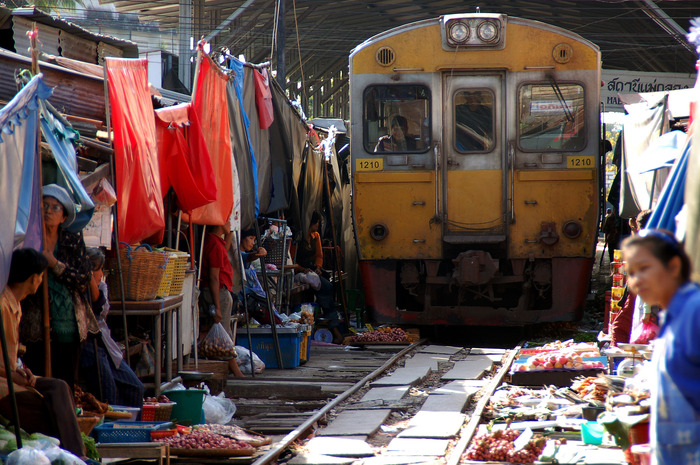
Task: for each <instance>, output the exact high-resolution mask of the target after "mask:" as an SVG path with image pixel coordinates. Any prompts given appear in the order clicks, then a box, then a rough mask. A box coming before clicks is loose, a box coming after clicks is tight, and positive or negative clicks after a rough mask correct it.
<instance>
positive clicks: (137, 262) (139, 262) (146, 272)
mask: <svg viewBox="0 0 700 465" xmlns="http://www.w3.org/2000/svg"><path fill="white" fill-rule="evenodd" d="M120 244H121V245H124V246H126V247H120V248H119V257H120V259H121V266H122V276H123V280H124V289H125V291H124V294H125V297H126V300H139V301H140V300H153V299H155V297H156V294H157V293H158V288H159V287H160V283H161V281H162V279H163V272H164V271H165V264H166V256H165V254H164V253H163V252H158V251H152V250H151V248H150V246H148V245H146V244H144V245H140V246H138V247H136V248H132V247H131V246H130V245H129V244H126V243H124V242H120ZM142 247H145V248H144V249H142ZM107 269H108V271H109V273H108V275H107V280H108V285H109V298H110V299H111V300H118V299H120V298H121V286H120V280H119V267H118V266H117V260H116V258H112V259H111V260H110V261H109V263H108V266H107Z"/></svg>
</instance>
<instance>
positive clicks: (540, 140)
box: [348, 13, 601, 326]
mask: <svg viewBox="0 0 700 465" xmlns="http://www.w3.org/2000/svg"><path fill="white" fill-rule="evenodd" d="M600 73H601V54H600V49H599V48H598V47H597V46H596V45H595V44H594V43H592V42H590V41H588V40H586V39H584V38H583V37H581V36H579V35H577V34H575V33H573V32H571V31H567V30H564V29H561V28H559V27H555V26H552V25H548V24H544V23H542V22H538V21H534V20H529V19H523V18H517V17H510V16H508V15H505V14H493V13H483V14H482V13H467V14H451V15H443V16H440V17H438V18H434V19H428V20H423V21H418V22H414V23H410V24H406V25H403V26H400V27H396V28H393V29H390V30H387V31H385V32H382V33H380V34H378V35H375V36H374V37H371V38H370V39H368V40H366V41H365V42H363V43H362V44H360V45H358V46H357V47H355V48H354V49H353V50H352V51H351V53H350V57H349V74H348V78H349V87H350V122H351V129H350V157H351V165H352V168H351V173H352V189H353V193H352V216H353V224H354V228H355V240H356V245H357V251H358V256H359V263H360V274H361V278H362V287H363V291H364V294H365V299H366V305H367V309H368V311H369V316H370V318H371V319H372V320H374V321H375V322H376V323H380V324H404V325H480V326H523V325H529V324H535V323H543V322H555V321H576V320H578V319H580V318H581V316H582V312H583V308H584V304H585V300H586V296H587V293H588V287H589V282H590V275H591V271H592V266H593V262H594V258H595V250H596V244H597V234H598V221H599V217H600V205H601V199H600V163H601V157H600V147H601V142H600V140H601V135H600V132H601V131H600V119H599V115H600V108H601V105H600V87H601V74H600Z"/></svg>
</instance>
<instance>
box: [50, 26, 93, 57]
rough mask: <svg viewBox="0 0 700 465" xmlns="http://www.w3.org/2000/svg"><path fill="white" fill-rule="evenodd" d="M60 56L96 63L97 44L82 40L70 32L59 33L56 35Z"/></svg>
mask: <svg viewBox="0 0 700 465" xmlns="http://www.w3.org/2000/svg"><path fill="white" fill-rule="evenodd" d="M58 44H59V46H60V47H61V56H62V57H66V58H71V59H73V60H80V61H85V62H87V63H97V42H95V41H94V40H88V39H83V38H82V37H78V36H76V35H74V34H71V33H70V32H66V31H61V33H60V34H59V35H58Z"/></svg>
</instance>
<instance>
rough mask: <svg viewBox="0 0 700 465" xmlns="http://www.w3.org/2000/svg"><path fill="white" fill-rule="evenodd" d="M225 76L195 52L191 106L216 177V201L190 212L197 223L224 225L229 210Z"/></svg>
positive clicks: (228, 157)
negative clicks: (200, 125)
mask: <svg viewBox="0 0 700 465" xmlns="http://www.w3.org/2000/svg"><path fill="white" fill-rule="evenodd" d="M227 82H228V76H226V74H224V73H223V72H222V71H221V70H220V69H219V67H218V65H217V64H216V63H214V62H213V61H212V59H211V58H210V57H209V55H207V54H206V53H204V52H203V51H202V50H201V49H200V50H199V52H198V53H197V71H196V73H195V80H194V83H195V84H194V91H193V92H192V108H193V109H194V112H195V113H196V114H197V116H198V117H199V121H200V123H201V124H202V131H203V132H204V134H206V138H205V141H206V145H207V148H208V149H209V155H210V157H211V165H212V169H213V170H214V177H215V180H216V201H214V202H212V203H210V204H207V205H204V206H202V207H199V208H196V209H195V210H193V211H192V221H193V222H194V223H197V224H210V225H223V224H226V223H227V221H228V220H229V217H230V216H231V212H232V210H233V190H232V189H231V187H230V186H231V183H232V182H233V180H232V177H231V176H232V174H231V173H232V168H231V158H232V154H231V133H230V129H229V120H228V112H227V111H226V110H225V109H226V85H227Z"/></svg>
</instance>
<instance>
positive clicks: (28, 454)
mask: <svg viewBox="0 0 700 465" xmlns="http://www.w3.org/2000/svg"><path fill="white" fill-rule="evenodd" d="M5 463H6V465H51V460H49V458H48V457H47V456H46V454H45V453H44V452H43V451H40V450H39V449H32V448H30V447H22V448H21V449H17V450H16V451H14V452H13V453H11V454H10V455H8V456H7V461H6V462H5Z"/></svg>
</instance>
